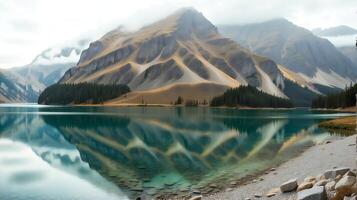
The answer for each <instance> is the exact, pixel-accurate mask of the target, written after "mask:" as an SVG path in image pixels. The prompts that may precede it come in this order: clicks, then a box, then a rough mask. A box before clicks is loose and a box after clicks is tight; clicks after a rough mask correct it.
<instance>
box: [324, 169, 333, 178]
mask: <svg viewBox="0 0 357 200" xmlns="http://www.w3.org/2000/svg"><path fill="white" fill-rule="evenodd" d="M335 177H336V172H335V170H334V169H329V170H326V171H325V172H324V178H325V179H334V178H335Z"/></svg>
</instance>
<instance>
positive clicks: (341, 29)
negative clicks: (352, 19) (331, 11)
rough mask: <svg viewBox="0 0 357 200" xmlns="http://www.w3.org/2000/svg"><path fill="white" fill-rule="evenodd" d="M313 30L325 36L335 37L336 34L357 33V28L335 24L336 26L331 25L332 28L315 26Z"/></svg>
mask: <svg viewBox="0 0 357 200" xmlns="http://www.w3.org/2000/svg"><path fill="white" fill-rule="evenodd" d="M312 32H313V33H314V34H316V35H318V36H323V37H334V36H344V35H355V34H357V30H356V29H354V28H352V27H349V26H346V25H341V26H335V27H330V28H326V29H321V28H315V29H313V30H312Z"/></svg>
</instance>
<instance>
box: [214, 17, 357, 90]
mask: <svg viewBox="0 0 357 200" xmlns="http://www.w3.org/2000/svg"><path fill="white" fill-rule="evenodd" d="M219 30H220V32H221V33H222V34H223V35H225V36H226V37H230V38H232V39H234V40H235V41H237V42H238V43H239V44H241V45H242V46H243V47H246V48H248V49H249V50H251V51H253V52H254V53H256V54H258V55H262V56H266V57H269V58H271V59H273V60H274V61H275V62H277V63H279V64H281V65H283V66H285V67H287V68H288V69H289V70H291V71H293V72H295V73H297V74H298V75H300V76H301V77H303V78H304V79H305V80H306V81H308V82H311V83H313V84H315V85H318V86H321V85H322V86H328V87H332V88H344V87H345V86H346V85H349V84H350V82H352V81H353V82H354V81H356V78H357V67H356V66H355V65H353V63H352V62H351V61H350V60H349V59H348V58H347V57H346V56H344V55H343V54H342V53H341V52H339V51H338V49H336V47H335V46H334V45H333V44H331V43H330V42H329V41H328V40H326V39H323V38H320V37H317V36H315V35H314V34H313V33H312V32H310V31H309V30H307V29H304V28H302V27H299V26H296V25H294V24H293V23H291V22H289V21H288V20H285V19H275V20H270V21H267V22H262V23H256V24H248V25H242V26H238V25H233V26H220V27H219Z"/></svg>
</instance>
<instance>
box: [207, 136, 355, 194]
mask: <svg viewBox="0 0 357 200" xmlns="http://www.w3.org/2000/svg"><path fill="white" fill-rule="evenodd" d="M356 159H357V153H356V135H353V136H350V137H347V138H344V139H341V140H335V141H332V143H329V144H323V145H316V146H313V147H311V148H309V149H308V150H306V151H305V152H304V153H302V154H301V155H300V156H299V157H296V158H294V159H292V160H289V161H288V162H286V163H284V164H282V165H281V166H280V167H278V168H276V171H275V172H276V174H273V172H271V173H269V174H266V175H263V176H261V177H260V178H263V179H264V180H262V181H258V182H256V183H250V184H247V185H243V186H238V188H236V189H234V190H233V191H230V192H221V193H218V194H215V195H212V196H209V197H204V198H203V199H212V200H213V199H214V200H217V199H225V200H233V199H234V200H244V199H245V198H250V199H252V200H253V199H269V200H270V199H272V200H281V199H291V200H293V199H296V198H297V193H290V194H278V195H276V196H274V197H270V198H268V197H266V196H265V195H266V194H267V193H268V191H269V190H271V189H272V188H277V187H279V186H280V184H281V183H283V182H285V181H287V180H289V179H292V178H298V181H299V182H301V181H302V180H303V179H304V178H305V177H307V176H316V175H318V174H321V173H323V172H324V171H325V170H327V169H332V168H333V167H350V168H351V169H356ZM255 194H260V195H262V196H263V197H262V198H255V197H254V195H255Z"/></svg>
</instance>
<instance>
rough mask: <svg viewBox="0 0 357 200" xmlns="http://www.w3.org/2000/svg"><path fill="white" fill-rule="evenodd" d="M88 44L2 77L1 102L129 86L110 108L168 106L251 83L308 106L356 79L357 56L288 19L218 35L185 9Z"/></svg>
mask: <svg viewBox="0 0 357 200" xmlns="http://www.w3.org/2000/svg"><path fill="white" fill-rule="evenodd" d="M221 34H222V35H221ZM230 38H231V39H230ZM88 44H89V41H88V40H83V41H78V42H75V43H73V44H71V45H62V46H60V47H53V48H50V49H48V50H46V51H44V52H42V53H41V54H40V55H39V56H37V57H36V58H35V59H34V61H33V62H32V63H31V64H29V65H26V66H24V67H19V68H13V69H11V70H7V71H4V72H2V76H0V78H1V77H2V79H0V81H1V80H2V82H0V83H2V85H0V86H1V87H0V89H1V88H2V90H0V95H1V96H0V101H5V102H8V101H15V100H16V101H36V99H37V97H38V95H39V93H40V92H41V91H43V90H44V89H45V88H46V87H48V86H49V85H51V84H53V83H56V82H57V81H58V83H71V84H72V83H73V84H76V83H83V82H91V83H98V84H125V85H128V86H129V87H130V89H131V90H132V92H130V93H128V94H126V95H123V96H122V97H120V98H117V99H114V100H112V101H110V102H108V103H112V104H126V103H143V102H145V103H149V104H166V103H167V104H169V103H172V102H174V101H175V100H176V99H177V98H178V96H181V97H183V98H184V99H186V100H198V101H204V100H206V101H208V100H210V99H212V97H214V96H217V95H221V94H223V93H224V92H225V90H226V89H228V88H232V87H239V86H241V85H248V84H249V85H251V86H254V87H256V88H258V89H259V90H261V91H263V92H266V93H268V94H270V95H274V96H278V97H282V98H290V99H291V100H293V101H294V103H295V105H303V106H306V105H309V104H310V102H311V100H312V99H313V98H315V97H316V95H318V94H327V93H331V92H335V91H338V90H340V89H342V88H344V87H345V86H346V85H349V84H350V83H351V82H355V81H356V79H357V64H356V59H355V57H354V54H353V53H352V52H351V49H342V48H341V49H337V48H336V47H335V46H334V45H333V44H331V42H329V41H328V40H327V39H323V38H320V37H318V36H316V35H314V34H313V33H312V32H311V31H309V30H307V29H304V28H301V27H298V26H296V25H294V24H293V23H291V22H289V21H287V20H285V19H276V20H271V21H267V22H262V23H256V24H248V25H242V26H240V25H233V26H218V28H217V27H216V26H214V25H213V24H212V23H211V22H210V21H208V20H207V19H206V18H205V17H204V16H203V14H201V13H199V12H198V11H196V10H195V9H192V8H185V9H181V10H179V11H177V12H175V13H174V14H172V15H170V16H168V17H166V18H164V19H162V20H159V21H157V22H155V23H153V24H151V25H148V26H145V27H143V28H141V29H139V30H137V31H135V32H126V31H123V29H122V28H117V29H115V30H112V31H110V32H108V33H107V34H105V35H104V36H103V37H102V38H100V39H99V40H97V41H94V42H92V43H90V44H89V45H88ZM88 46H89V47H88ZM86 47H88V48H87V49H85V48H86ZM84 49H85V50H84ZM82 50H83V51H82ZM341 52H342V53H341ZM65 71H66V72H65ZM11 83H12V85H11ZM4 88H5V89H4ZM6 88H14V89H12V90H11V91H12V92H9V91H10V90H7V89H6ZM14 91H17V92H14ZM15 94H16V95H15ZM9 97H10V98H9Z"/></svg>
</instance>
